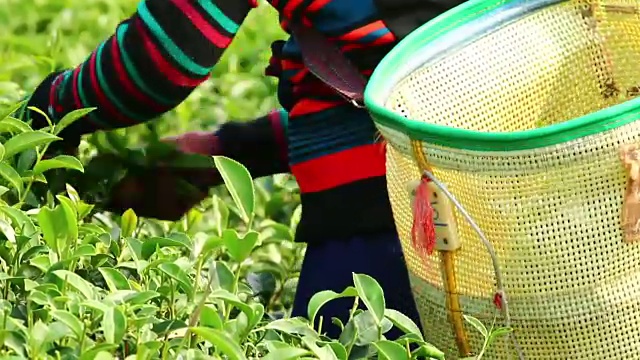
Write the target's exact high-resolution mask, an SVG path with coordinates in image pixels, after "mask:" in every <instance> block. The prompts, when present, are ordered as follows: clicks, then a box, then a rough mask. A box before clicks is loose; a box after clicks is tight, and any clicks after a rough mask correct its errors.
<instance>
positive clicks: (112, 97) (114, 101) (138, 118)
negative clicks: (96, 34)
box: [96, 42, 144, 122]
mask: <svg viewBox="0 0 640 360" xmlns="http://www.w3.org/2000/svg"><path fill="white" fill-rule="evenodd" d="M104 44H105V43H104V42H103V43H102V44H100V46H99V47H98V50H97V53H96V58H97V61H96V63H97V64H96V73H97V74H98V83H99V84H100V88H101V89H102V90H103V91H104V93H105V94H106V95H107V98H108V99H109V101H111V103H112V104H113V105H115V106H116V108H117V109H118V111H119V112H121V113H123V114H124V115H125V116H126V117H128V118H130V119H133V120H135V121H138V122H140V121H141V119H143V118H144V117H143V116H140V115H136V114H134V113H132V112H130V111H129V110H128V109H127V108H126V107H125V106H124V105H123V104H122V103H121V102H120V101H119V100H118V98H117V97H116V96H115V95H114V94H113V92H112V91H111V88H110V87H109V83H108V82H107V81H106V80H105V78H104V75H103V74H102V61H100V60H101V59H102V49H104Z"/></svg>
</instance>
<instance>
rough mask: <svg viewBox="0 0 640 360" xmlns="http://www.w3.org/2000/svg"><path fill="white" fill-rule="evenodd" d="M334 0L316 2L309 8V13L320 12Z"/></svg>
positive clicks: (316, 0)
mask: <svg viewBox="0 0 640 360" xmlns="http://www.w3.org/2000/svg"><path fill="white" fill-rule="evenodd" d="M331 1H333V0H315V1H314V2H312V3H311V5H309V6H308V7H307V13H311V12H314V11H318V10H320V9H322V8H323V7H324V6H325V5H327V4H328V3H330V2H331Z"/></svg>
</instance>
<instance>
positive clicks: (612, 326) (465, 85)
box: [367, 0, 640, 359]
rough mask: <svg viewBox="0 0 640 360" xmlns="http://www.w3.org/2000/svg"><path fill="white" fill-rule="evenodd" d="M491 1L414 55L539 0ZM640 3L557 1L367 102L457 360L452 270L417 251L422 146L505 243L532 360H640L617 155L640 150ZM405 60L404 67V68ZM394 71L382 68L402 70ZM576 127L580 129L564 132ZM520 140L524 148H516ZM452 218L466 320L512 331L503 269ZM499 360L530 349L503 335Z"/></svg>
mask: <svg viewBox="0 0 640 360" xmlns="http://www.w3.org/2000/svg"><path fill="white" fill-rule="evenodd" d="M535 2H536V1H529V2H528V3H529V4H531V3H535ZM484 3H486V8H483V6H482V4H483V2H481V1H476V2H475V4H474V5H473V6H466V7H465V9H462V10H460V9H458V10H454V11H453V14H454V15H452V14H445V15H444V16H443V19H445V20H446V18H447V17H450V18H454V17H455V19H456V21H457V22H454V21H453V20H451V21H448V22H446V23H447V24H448V25H447V26H449V29H445V28H442V27H441V26H445V25H438V26H439V27H437V28H433V29H432V30H434V31H435V30H438V31H440V32H441V34H440V35H434V36H433V37H434V39H424V38H422V39H419V38H417V37H413V38H409V39H407V41H413V42H416V41H421V42H423V43H424V44H426V45H421V46H416V47H414V50H413V51H414V52H415V54H414V56H413V58H414V59H418V58H420V56H421V55H420V54H421V52H425V51H428V49H429V46H430V45H428V43H429V41H436V40H438V38H439V37H446V36H453V35H447V33H450V32H451V31H452V30H453V29H457V28H460V27H463V26H466V24H471V23H472V22H473V21H475V22H476V24H477V23H479V22H480V23H481V22H482V21H484V22H490V21H491V17H492V16H493V17H494V18H495V16H496V11H499V10H500V9H501V8H503V7H509V6H514V4H518V3H525V2H522V1H520V2H518V1H507V2H505V1H502V2H495V1H485V2H484ZM538 3H541V4H542V3H543V2H542V1H538ZM639 5H640V1H608V0H605V1H601V2H598V3H586V2H575V1H562V2H558V1H556V2H553V1H547V3H546V4H542V5H540V6H539V7H538V8H536V9H533V10H531V9H530V10H527V11H524V10H523V12H521V13H520V14H518V15H517V16H516V17H515V18H512V19H511V20H509V21H507V22H502V23H501V24H499V25H496V26H493V27H491V28H490V31H489V30H486V29H485V30H484V31H482V32H481V33H475V35H469V37H467V38H466V39H464V40H461V39H462V38H455V37H452V38H449V39H448V41H449V42H450V44H451V45H450V47H449V49H448V50H447V51H446V52H445V53H444V54H440V55H438V56H437V57H435V58H433V57H432V58H429V59H428V60H425V61H424V63H421V64H420V66H416V68H415V69H410V71H409V70H406V69H405V70H402V71H404V72H405V74H404V75H403V76H402V77H400V78H398V79H395V80H394V79H393V77H384V79H383V78H382V77H381V76H378V77H377V78H376V76H374V77H373V78H372V82H373V83H376V82H378V83H377V84H374V85H373V87H374V88H377V89H380V88H381V87H385V86H386V87H388V88H389V91H388V93H387V94H385V95H384V96H381V95H380V96H377V95H374V96H373V98H374V99H368V105H369V104H372V103H377V105H378V106H377V107H376V106H374V107H373V109H371V112H372V115H373V117H374V119H375V120H376V123H377V126H378V128H379V130H380V132H381V133H382V135H383V136H384V138H385V139H386V141H387V143H388V146H387V179H388V190H389V195H390V198H391V202H392V207H393V211H394V217H395V221H396V224H397V228H398V231H399V234H400V238H401V240H402V243H403V248H404V251H405V256H406V259H407V263H408V267H409V271H410V273H411V281H412V285H413V287H414V294H415V298H416V301H417V304H418V307H419V310H420V313H421V318H422V322H423V328H424V329H425V336H426V340H427V341H429V342H431V343H432V344H434V345H435V346H437V347H439V348H441V349H443V350H445V352H446V354H447V358H448V359H455V358H457V357H458V356H459V355H458V347H457V346H456V341H455V336H454V332H453V330H452V325H451V322H450V321H449V319H450V318H449V316H450V314H449V310H448V309H447V305H446V304H447V302H446V291H445V286H444V282H443V276H442V263H441V260H440V258H439V256H438V255H437V254H434V255H432V256H429V257H427V258H425V257H424V256H422V255H420V254H419V253H418V252H417V251H416V250H415V249H414V247H413V245H412V241H411V228H412V224H413V220H414V219H413V209H412V201H413V200H412V196H411V194H410V192H409V191H408V190H407V184H408V183H411V182H413V181H416V180H418V179H420V177H421V174H422V170H424V169H421V168H420V164H419V162H418V161H417V159H416V154H415V152H414V149H413V147H412V145H413V144H415V143H416V142H418V143H419V145H420V146H419V148H420V151H421V152H422V154H423V155H424V156H425V157H426V160H427V163H428V165H429V167H430V169H431V171H432V172H433V174H434V175H435V177H436V178H437V179H438V180H439V181H441V182H442V183H444V184H445V185H446V186H447V188H448V190H449V191H450V192H451V193H452V194H453V195H454V196H455V197H456V198H457V200H458V201H459V202H460V203H461V204H462V206H463V207H464V208H465V210H466V211H467V212H468V213H469V214H470V215H471V217H472V218H473V219H474V220H475V221H476V223H477V224H478V226H479V227H480V228H481V229H482V231H483V232H484V233H485V234H486V236H487V238H488V239H489V241H490V242H491V244H492V245H493V246H494V248H495V250H496V253H497V255H498V260H499V264H500V269H501V271H502V278H503V279H502V280H503V282H504V287H505V291H506V293H507V295H508V301H509V313H510V318H511V323H510V325H511V327H512V328H513V329H514V334H515V337H516V339H517V342H518V344H519V345H520V347H521V349H522V353H523V354H524V355H525V356H526V358H527V359H597V358H605V357H606V358H610V359H640V244H638V243H630V242H626V241H625V239H624V236H623V231H622V227H621V211H622V209H623V203H624V201H623V200H624V197H625V191H626V189H627V182H628V179H629V175H628V173H627V171H626V170H625V167H624V164H623V163H622V161H621V160H620V155H619V151H620V147H621V146H622V145H626V144H640V121H637V120H640V103H639V102H638V99H635V97H636V96H637V95H638V93H639V90H638V87H639V86H640V15H639V10H638V8H639ZM516 12H517V11H516ZM479 13H486V15H482V14H480V15H479ZM462 14H467V15H468V16H467V20H465V18H464V16H462ZM503 14H504V13H503ZM440 20H442V19H440ZM440 23H441V24H442V23H444V22H443V21H440ZM476 29H477V28H476ZM436 32H437V31H436ZM406 49H408V48H407V47H405V53H403V54H400V53H399V52H397V53H395V54H394V53H392V54H391V55H390V56H391V57H394V56H395V57H396V58H397V59H399V58H400V57H401V55H403V56H404V55H406V52H407V51H408V50H406ZM409 55H411V54H409ZM391 60H393V59H391ZM391 60H389V61H387V64H386V65H383V66H386V68H387V69H389V68H390V67H391V66H390V65H391V64H392V63H391ZM396 64H397V65H398V66H399V68H401V67H402V66H401V64H398V63H396ZM407 66H409V65H407ZM376 71H383V72H384V71H385V69H382V70H376ZM390 82H393V83H390ZM380 83H382V84H380ZM370 87H371V85H370ZM371 91H373V90H369V89H368V92H369V93H370V92H371ZM367 96H368V97H369V94H368V95H367ZM376 96H377V97H376ZM374 105H375V104H374ZM383 108H384V109H386V110H387V111H382V110H380V109H383ZM390 111H391V112H393V114H394V115H393V116H390V115H389V114H390V113H391V112H390ZM602 111H607V113H606V114H605V115H606V116H604V115H603V113H602ZM401 118H402V119H401ZM598 119H600V120H598ZM571 122H573V123H575V124H576V125H575V126H574V127H573V130H567V131H564V132H560V131H559V130H558V131H557V132H554V131H551V130H553V129H555V128H558V127H559V126H562V125H561V124H564V125H567V124H569V123H571ZM554 127H555V128H554ZM447 128H448V129H451V130H450V136H448V135H447V130H446V129H447ZM442 129H445V130H442ZM536 129H537V130H543V129H547V130H549V131H547V132H535V131H536ZM463 130H467V131H466V132H465V131H463ZM527 131H529V133H526V132H527ZM486 133H493V134H494V135H495V134H498V137H496V139H498V140H496V142H495V143H492V142H491V141H490V139H491V138H489V137H484V138H483V137H482V136H483V135H482V134H486ZM514 133H515V134H517V136H520V137H519V139H520V140H518V141H507V140H508V136H509V134H514ZM443 134H444V135H443ZM500 134H502V135H504V137H502V138H500ZM528 134H529V135H528ZM492 136H493V135H492ZM487 139H489V140H487ZM500 139H502V140H500ZM504 139H507V140H504ZM512 139H515V137H514V138H512ZM479 143H482V144H484V145H481V146H480V145H477V144H479ZM454 212H455V222H456V224H457V236H458V237H459V239H460V241H461V243H462V245H461V247H460V249H459V250H457V251H456V252H455V255H454V268H455V273H456V280H455V281H456V287H457V290H456V291H457V294H458V295H459V298H460V306H461V310H462V312H463V313H464V314H467V315H471V316H474V317H476V318H478V319H479V320H481V321H482V322H483V323H484V324H485V325H487V327H489V326H491V324H492V323H493V321H494V319H495V324H496V326H501V325H504V317H503V316H502V314H501V313H500V312H499V311H497V309H496V306H495V305H494V304H493V299H494V294H495V291H496V276H495V274H494V268H493V266H492V262H491V258H490V256H489V254H488V252H487V250H486V248H485V246H484V245H483V244H482V242H481V241H480V239H479V237H478V234H477V233H476V232H475V231H474V230H473V229H472V228H471V226H470V224H469V223H468V222H467V221H466V220H465V219H464V218H463V217H462V216H461V214H460V212H459V211H457V210H455V211H454ZM465 329H466V332H467V335H468V338H469V340H470V345H471V348H472V349H473V350H474V351H475V352H478V351H479V350H480V349H481V348H482V341H483V340H484V339H483V338H482V336H481V335H480V334H479V333H478V332H477V331H476V330H475V329H473V328H472V327H471V326H470V325H469V324H466V325H465ZM485 358H486V359H514V358H516V351H515V349H514V345H513V343H512V342H510V341H509V339H508V338H507V337H503V338H500V339H499V340H498V341H497V342H496V343H494V345H493V346H492V347H491V348H490V349H489V350H488V351H487V352H486V353H485Z"/></svg>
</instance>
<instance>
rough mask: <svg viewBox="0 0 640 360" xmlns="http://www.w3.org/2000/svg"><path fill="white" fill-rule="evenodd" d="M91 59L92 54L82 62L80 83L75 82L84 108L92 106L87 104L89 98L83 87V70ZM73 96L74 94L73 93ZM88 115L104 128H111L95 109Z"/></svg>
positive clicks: (79, 74)
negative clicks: (98, 116) (85, 94)
mask: <svg viewBox="0 0 640 360" xmlns="http://www.w3.org/2000/svg"><path fill="white" fill-rule="evenodd" d="M90 61H91V56H89V59H88V60H87V61H85V62H84V63H82V65H80V71H79V72H78V83H77V84H75V86H77V89H78V97H80V105H82V108H88V107H90V106H87V105H86V104H87V99H86V97H85V96H84V90H83V89H82V72H83V71H84V67H85V66H86V65H87V64H88V63H89V62H90ZM70 74H71V73H70ZM70 76H71V80H72V81H73V75H70ZM72 86H73V85H72ZM71 96H73V95H71ZM87 116H88V118H89V120H90V121H92V122H93V123H95V124H98V126H100V127H103V128H109V127H110V126H108V125H107V124H106V123H105V122H103V121H102V120H100V119H98V118H97V116H96V115H95V111H92V112H90V113H89V114H87Z"/></svg>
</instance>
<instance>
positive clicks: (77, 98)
mask: <svg viewBox="0 0 640 360" xmlns="http://www.w3.org/2000/svg"><path fill="white" fill-rule="evenodd" d="M84 65H85V64H84V63H83V64H82V65H80V66H78V67H77V68H76V69H75V70H74V71H73V75H72V79H71V81H72V84H71V94H73V103H74V104H75V105H76V109H82V108H84V104H82V101H81V100H80V95H79V94H78V86H79V85H78V74H80V70H82V68H83V67H84Z"/></svg>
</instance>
